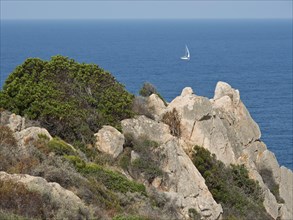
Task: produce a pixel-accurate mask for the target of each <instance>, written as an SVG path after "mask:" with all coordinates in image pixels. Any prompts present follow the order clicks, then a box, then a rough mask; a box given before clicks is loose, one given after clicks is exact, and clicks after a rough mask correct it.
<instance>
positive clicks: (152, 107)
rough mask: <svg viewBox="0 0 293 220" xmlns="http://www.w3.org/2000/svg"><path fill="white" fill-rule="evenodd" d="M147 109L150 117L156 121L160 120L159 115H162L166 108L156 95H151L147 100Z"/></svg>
mask: <svg viewBox="0 0 293 220" xmlns="http://www.w3.org/2000/svg"><path fill="white" fill-rule="evenodd" d="M147 109H148V111H149V113H150V114H151V115H152V117H153V118H154V119H155V120H156V121H158V120H159V119H160V115H162V113H163V112H164V111H165V109H166V106H165V103H164V102H163V100H162V99H161V98H160V97H159V96H158V95H157V94H152V95H150V96H149V97H148V98H147Z"/></svg>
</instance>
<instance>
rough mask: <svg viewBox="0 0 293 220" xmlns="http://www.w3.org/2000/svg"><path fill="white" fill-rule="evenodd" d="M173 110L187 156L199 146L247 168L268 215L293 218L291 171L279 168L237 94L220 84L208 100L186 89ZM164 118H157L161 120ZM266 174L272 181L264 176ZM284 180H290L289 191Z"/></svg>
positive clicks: (226, 160)
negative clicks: (275, 189)
mask: <svg viewBox="0 0 293 220" xmlns="http://www.w3.org/2000/svg"><path fill="white" fill-rule="evenodd" d="M174 108H175V109H176V110H177V112H178V113H179V115H180V117H181V140H180V141H181V145H182V147H184V149H185V151H186V152H187V153H188V152H189V151H191V150H192V147H193V146H194V145H199V146H202V147H204V148H206V149H208V150H209V151H210V152H211V153H214V154H215V155H216V157H217V159H219V160H221V161H222V162H224V163H225V164H245V166H246V167H247V168H248V170H249V174H250V176H251V178H253V179H255V180H257V181H259V183H260V185H261V187H262V189H263V190H264V192H265V201H264V206H265V208H266V210H267V212H268V213H269V214H270V215H271V216H272V217H273V218H274V219H277V218H278V217H279V218H281V219H288V216H290V218H292V217H293V208H292V189H293V184H292V181H293V179H292V171H291V170H288V169H286V168H280V166H279V164H278V162H277V160H276V158H275V156H274V154H273V153H272V152H270V151H269V150H268V149H267V147H266V145H265V144H264V143H263V142H262V141H261V140H260V138H261V132H260V129H259V127H258V125H257V124H256V123H255V121H254V120H253V119H252V118H251V116H250V114H249V112H248V111H247V109H246V107H245V106H244V104H243V103H242V101H241V99H240V93H239V91H238V90H235V89H233V88H232V87H231V86H230V85H228V84H227V83H224V82H218V84H217V86H216V89H215V95H214V98H213V99H211V100H208V99H207V98H205V97H201V96H197V95H195V94H194V93H193V91H192V89H191V88H190V87H187V88H185V89H183V91H182V93H181V95H180V96H178V97H176V98H175V99H174V100H173V101H171V102H170V104H169V105H168V106H167V107H166V109H165V112H167V111H172V109H174ZM154 112H159V111H154ZM162 114H163V113H162ZM162 114H161V115H156V116H154V118H162ZM285 170H286V171H285ZM265 172H267V173H269V176H270V177H263V176H262V175H261V174H263V173H265ZM285 173H286V174H285ZM281 175H283V177H282V178H281ZM268 178H269V179H270V180H268ZM265 179H266V180H265ZM281 179H283V181H281ZM284 179H287V180H288V181H287V182H286V187H284V186H285V185H284V184H285V183H284ZM271 181H273V182H274V184H275V185H279V186H280V197H281V198H282V199H284V201H285V202H284V204H283V203H278V201H277V199H276V196H275V195H273V194H272V192H271V190H272V189H270V185H271V183H270V182H271ZM285 188H286V189H287V190H285ZM285 191H286V193H287V195H286V196H285ZM285 198H286V199H285Z"/></svg>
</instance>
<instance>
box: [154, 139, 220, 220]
mask: <svg viewBox="0 0 293 220" xmlns="http://www.w3.org/2000/svg"><path fill="white" fill-rule="evenodd" d="M158 150H159V151H160V153H161V154H162V155H164V157H163V158H164V159H163V160H162V161H161V169H162V170H163V171H164V172H165V173H167V176H168V177H167V178H164V179H163V180H162V181H161V183H160V186H158V187H157V189H158V190H159V191H163V192H165V194H166V195H167V197H169V199H170V200H171V201H172V202H174V204H175V205H176V206H177V207H180V213H182V215H183V216H184V218H188V212H189V210H190V209H195V210H196V211H197V212H198V213H200V215H201V216H202V218H203V219H219V218H220V216H221V214H222V212H223V210H222V207H221V205H220V204H217V203H216V202H215V200H214V199H213V197H212V194H211V193H210V192H209V190H208V188H207V186H206V185H205V180H204V179H203V177H202V176H201V174H200V173H199V171H198V170H197V169H196V167H195V166H194V165H193V163H192V161H191V160H190V158H189V157H188V156H187V154H186V153H185V152H184V150H183V149H182V147H181V146H180V145H179V144H178V140H177V139H176V138H173V139H171V140H169V141H168V142H166V143H164V144H162V145H161V146H160V147H159V149H158Z"/></svg>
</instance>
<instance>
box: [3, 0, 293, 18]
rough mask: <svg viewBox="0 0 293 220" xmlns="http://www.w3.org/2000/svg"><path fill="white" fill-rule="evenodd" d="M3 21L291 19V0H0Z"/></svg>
mask: <svg viewBox="0 0 293 220" xmlns="http://www.w3.org/2000/svg"><path fill="white" fill-rule="evenodd" d="M0 1H1V19H108V18H112V19H115V18H135V19H137V18H141V19H146V18H162V19H167V18H183V19H184V18H292V1H291V0H289V1H282V0H276V1H256V0H246V1H237V0H234V1H221V0H216V1H197V0H195V1H69V0H68V1H56V0H55V1H54V0H51V1H44V0H34V1H25V0H18V1H15V0H0Z"/></svg>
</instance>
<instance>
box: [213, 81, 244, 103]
mask: <svg viewBox="0 0 293 220" xmlns="http://www.w3.org/2000/svg"><path fill="white" fill-rule="evenodd" d="M223 96H229V97H230V98H231V100H232V101H233V103H234V104H236V105H237V104H238V103H239V101H240V93H239V91H238V90H237V89H233V88H232V87H231V86H230V85H229V84H228V83H225V82H222V81H219V82H218V83H217V85H216V89H215V95H214V100H217V99H220V98H222V97H223Z"/></svg>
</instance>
